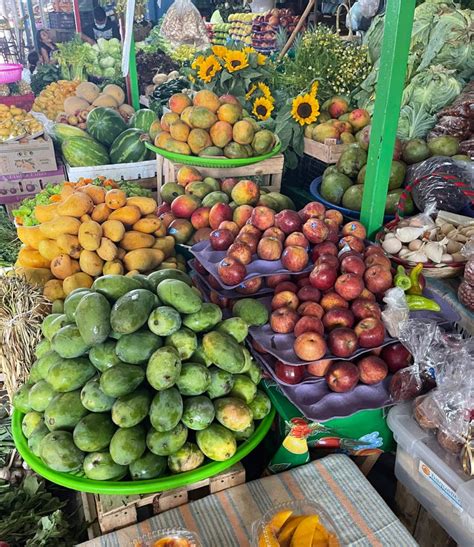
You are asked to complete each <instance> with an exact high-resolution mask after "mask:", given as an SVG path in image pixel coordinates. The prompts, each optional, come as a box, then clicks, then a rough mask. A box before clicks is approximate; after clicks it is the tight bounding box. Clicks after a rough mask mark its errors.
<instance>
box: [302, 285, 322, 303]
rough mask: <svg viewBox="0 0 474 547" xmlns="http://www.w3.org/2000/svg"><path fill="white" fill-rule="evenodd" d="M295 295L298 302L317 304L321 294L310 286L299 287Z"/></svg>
mask: <svg viewBox="0 0 474 547" xmlns="http://www.w3.org/2000/svg"><path fill="white" fill-rule="evenodd" d="M297 295H298V298H299V299H300V302H307V301H308V300H309V301H310V302H319V301H320V299H321V292H320V291H319V289H317V288H316V287H312V286H311V285H306V286H305V287H301V289H300V290H299V291H298V292H297Z"/></svg>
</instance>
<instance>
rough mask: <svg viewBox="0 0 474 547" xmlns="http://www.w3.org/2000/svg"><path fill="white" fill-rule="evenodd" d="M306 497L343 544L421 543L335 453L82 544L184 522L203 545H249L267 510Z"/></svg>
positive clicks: (121, 542)
mask: <svg viewBox="0 0 474 547" xmlns="http://www.w3.org/2000/svg"><path fill="white" fill-rule="evenodd" d="M305 498H306V499H313V500H315V501H317V502H318V503H319V504H321V505H322V506H323V507H324V508H325V509H326V510H327V512H328V513H329V515H330V516H331V517H332V519H333V520H334V522H335V525H336V528H337V531H338V534H339V536H340V539H341V541H342V543H343V544H344V545H354V546H357V547H363V546H364V547H365V546H377V547H387V546H394V547H395V546H396V547H411V546H416V545H417V543H416V542H415V540H414V539H413V538H412V537H411V536H410V534H409V533H408V532H407V530H406V529H405V528H404V526H403V525H402V524H401V522H400V521H399V520H398V519H397V517H396V516H395V515H394V514H393V513H392V511H391V510H390V509H389V508H388V506H387V505H386V504H385V502H384V501H383V500H382V498H381V497H380V496H379V495H378V494H377V492H376V491H375V490H374V489H373V488H372V486H371V485H370V483H369V482H368V481H367V479H366V478H365V477H364V475H363V474H362V473H361V472H360V471H359V469H358V467H357V466H356V465H355V464H354V463H353V462H352V460H351V459H350V458H349V457H347V456H344V455H340V454H335V455H331V456H327V457H325V458H323V459H321V460H317V461H314V462H311V463H308V464H306V465H304V466H302V467H297V468H295V469H292V470H290V471H286V472H284V473H280V474H278V475H272V476H270V477H265V478H263V479H259V480H256V481H252V482H249V483H246V484H244V485H241V486H235V487H234V488H230V489H228V490H224V491H223V492H219V493H217V494H213V495H210V496H207V497H206V498H203V499H201V500H198V501H194V502H191V503H189V504H187V505H183V506H181V507H178V508H176V509H172V510H170V511H167V512H165V513H162V514H161V515H157V516H155V517H153V518H150V519H148V520H146V521H144V522H141V523H139V524H137V525H134V526H129V527H127V528H124V529H122V530H118V531H117V532H113V533H111V534H107V535H105V536H102V537H100V538H97V539H95V540H91V541H87V542H85V543H81V546H83V547H86V546H87V547H99V546H100V547H128V546H132V545H133V541H134V540H135V539H137V538H138V537H139V536H140V535H141V534H147V533H149V532H152V531H154V530H159V529H162V528H173V527H177V528H183V527H184V528H186V529H189V530H194V531H196V532H197V533H198V534H199V535H200V537H201V539H202V542H203V546H204V547H234V546H235V547H247V546H249V545H250V544H251V527H252V522H254V521H255V520H257V519H258V518H260V517H261V516H262V514H263V513H264V512H265V511H266V510H268V509H269V508H271V507H272V506H273V505H276V504H279V503H282V502H285V501H289V500H294V499H305Z"/></svg>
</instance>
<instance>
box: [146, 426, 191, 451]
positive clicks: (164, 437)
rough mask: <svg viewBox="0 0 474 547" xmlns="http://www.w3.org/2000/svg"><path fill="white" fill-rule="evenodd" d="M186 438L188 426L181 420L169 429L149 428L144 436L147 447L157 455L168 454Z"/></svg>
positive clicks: (177, 447) (179, 446)
mask: <svg viewBox="0 0 474 547" xmlns="http://www.w3.org/2000/svg"><path fill="white" fill-rule="evenodd" d="M187 438H188V428H187V427H186V426H185V425H183V424H182V423H181V422H178V425H177V426H176V427H174V428H173V429H171V430H170V431H156V429H154V428H151V429H150V430H149V431H148V435H147V437H146V444H147V446H148V449H149V450H151V452H153V454H156V455H157V456H169V455H170V454H174V453H175V452H176V451H177V450H179V449H180V448H181V447H182V446H183V444H184V443H185V442H186V439H187Z"/></svg>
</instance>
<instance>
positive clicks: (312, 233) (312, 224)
mask: <svg viewBox="0 0 474 547" xmlns="http://www.w3.org/2000/svg"><path fill="white" fill-rule="evenodd" d="M328 233H329V228H328V227H327V226H326V224H325V223H324V221H322V220H320V219H319V218H310V219H308V220H307V221H306V222H305V223H304V224H303V234H304V235H305V236H306V239H307V240H308V241H309V242H310V243H313V244H316V243H322V242H323V241H324V240H325V239H326V238H327V236H328Z"/></svg>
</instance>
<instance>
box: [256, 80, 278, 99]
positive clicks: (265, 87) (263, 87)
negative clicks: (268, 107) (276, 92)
mask: <svg viewBox="0 0 474 547" xmlns="http://www.w3.org/2000/svg"><path fill="white" fill-rule="evenodd" d="M257 87H258V89H259V90H260V91H261V92H262V94H263V96H264V97H265V99H268V100H269V101H271V102H272V103H274V102H275V99H274V98H273V96H272V92H271V91H270V88H269V87H268V85H266V84H264V83H263V82H258V84H257Z"/></svg>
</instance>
